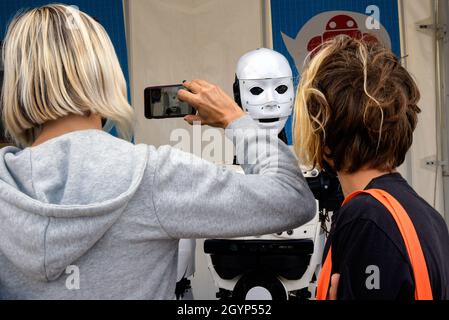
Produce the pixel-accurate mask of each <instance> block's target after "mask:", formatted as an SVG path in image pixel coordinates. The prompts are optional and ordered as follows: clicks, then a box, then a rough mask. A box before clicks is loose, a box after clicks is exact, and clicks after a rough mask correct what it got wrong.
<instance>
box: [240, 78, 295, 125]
mask: <svg viewBox="0 0 449 320" xmlns="http://www.w3.org/2000/svg"><path fill="white" fill-rule="evenodd" d="M239 82H240V83H239V84H240V98H241V101H242V107H243V109H244V110H245V111H246V112H248V114H249V115H250V116H251V118H253V119H254V120H255V121H257V122H258V124H259V126H260V127H261V128H264V129H276V130H277V131H278V133H279V132H281V131H282V129H283V128H284V126H285V123H286V122H287V119H288V117H289V116H290V115H291V113H292V110H293V102H294V97H295V93H294V89H293V79H292V78H291V77H285V78H274V79H258V80H239Z"/></svg>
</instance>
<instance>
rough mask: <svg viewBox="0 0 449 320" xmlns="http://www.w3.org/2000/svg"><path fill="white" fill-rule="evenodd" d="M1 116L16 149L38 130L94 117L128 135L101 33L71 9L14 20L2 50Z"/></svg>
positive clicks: (121, 83)
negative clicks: (63, 121)
mask: <svg viewBox="0 0 449 320" xmlns="http://www.w3.org/2000/svg"><path fill="white" fill-rule="evenodd" d="M2 58H3V61H4V82H3V89H2V99H1V100H2V102H1V104H2V117H3V121H4V125H5V129H6V133H7V135H8V136H9V137H11V138H12V139H13V140H14V142H16V143H17V144H19V145H22V146H28V145H30V144H32V143H33V141H34V139H35V138H36V134H37V133H38V132H39V130H40V128H41V126H42V125H43V124H44V123H46V122H48V121H52V120H57V119H59V118H62V117H65V116H68V115H81V116H89V115H91V114H96V115H99V116H101V117H102V118H105V119H108V120H110V121H112V122H113V123H114V124H115V125H116V126H117V130H118V132H119V134H120V136H121V137H122V138H124V139H130V138H131V137H132V134H133V132H132V131H133V122H134V112H133V109H132V108H131V106H130V105H129V103H128V100H127V88H126V81H125V77H124V75H123V72H122V70H121V68H120V64H119V62H118V59H117V55H116V53H115V50H114V47H113V45H112V43H111V40H110V39H109V36H108V35H107V33H106V31H105V29H104V28H103V27H102V26H101V25H100V24H99V23H97V22H96V21H95V20H94V19H92V18H91V17H90V16H88V15H87V14H85V13H83V12H81V11H79V10H78V9H76V8H75V7H71V6H65V5H61V4H52V5H47V6H43V7H40V8H36V9H32V10H29V11H27V12H25V13H22V14H19V15H18V16H16V17H15V18H14V19H13V21H12V22H11V23H10V25H9V27H8V31H7V34H6V38H5V42H4V45H3V57H2Z"/></svg>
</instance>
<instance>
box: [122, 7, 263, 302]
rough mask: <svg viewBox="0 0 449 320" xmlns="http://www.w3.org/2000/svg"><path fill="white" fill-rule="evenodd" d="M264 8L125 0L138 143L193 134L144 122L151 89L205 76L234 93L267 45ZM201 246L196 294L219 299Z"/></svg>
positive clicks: (176, 124)
mask: <svg viewBox="0 0 449 320" xmlns="http://www.w3.org/2000/svg"><path fill="white" fill-rule="evenodd" d="M263 7H264V6H263V2H262V1H261V0H245V1H241V0H130V1H125V11H126V12H125V14H126V18H127V19H126V20H127V34H128V47H129V53H130V54H129V57H130V58H129V60H130V61H129V62H130V78H131V94H132V104H133V106H134V108H135V109H136V112H137V130H136V142H137V143H147V144H153V145H156V146H160V145H164V144H170V141H169V136H170V133H171V131H172V130H173V129H175V128H186V129H188V130H190V127H189V126H188V125H187V124H185V123H184V121H183V120H182V119H171V120H163V121H161V120H147V119H145V117H144V89H145V88H146V87H148V86H156V85H168V84H176V83H180V82H181V81H182V80H187V79H194V78H203V79H207V80H208V81H210V82H213V83H215V84H217V85H220V86H221V87H222V88H223V89H224V90H225V91H226V92H227V93H228V94H232V84H233V82H234V70H235V67H236V65H237V61H238V59H239V58H240V56H241V55H243V54H244V53H246V52H248V51H250V50H253V49H255V48H258V47H261V46H263V43H264V36H265V33H264V32H263V30H264V28H263V27H262V25H263V24H264V21H263V20H262V17H263V16H265V15H264V14H263V13H262V12H263ZM202 248H203V242H202V241H198V243H197V263H196V269H197V272H196V275H195V277H194V280H193V288H194V289H193V291H194V295H195V298H197V299H214V298H215V292H216V289H215V287H214V284H213V282H212V278H211V276H210V273H209V270H208V269H207V264H206V257H205V255H204V253H203V250H202Z"/></svg>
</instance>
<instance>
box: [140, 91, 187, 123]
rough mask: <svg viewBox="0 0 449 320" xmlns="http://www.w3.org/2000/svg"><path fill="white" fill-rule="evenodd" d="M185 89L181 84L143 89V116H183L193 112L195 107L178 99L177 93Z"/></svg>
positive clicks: (151, 117) (161, 117)
mask: <svg viewBox="0 0 449 320" xmlns="http://www.w3.org/2000/svg"><path fill="white" fill-rule="evenodd" d="M180 89H185V88H184V87H183V86H182V85H181V84H179V85H169V86H158V87H149V88H146V89H145V118H147V119H164V118H183V117H185V116H187V115H189V114H195V112H196V111H195V109H194V108H193V107H191V106H190V105H188V104H187V103H186V102H182V101H179V99H178V97H177V94H178V91H179V90H180Z"/></svg>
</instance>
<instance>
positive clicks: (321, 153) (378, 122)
mask: <svg viewBox="0 0 449 320" xmlns="http://www.w3.org/2000/svg"><path fill="white" fill-rule="evenodd" d="M311 57H312V58H311V60H310V61H309V63H308V65H307V66H306V68H305V70H304V72H303V73H302V77H301V81H300V84H299V87H298V91H297V98H296V102H295V114H294V129H293V135H294V148H295V153H296V154H297V155H298V157H299V158H300V160H301V162H302V163H303V164H304V165H309V166H313V167H318V168H323V167H325V162H326V160H328V159H329V160H332V163H333V167H334V169H335V170H336V171H346V172H355V171H357V170H359V169H361V168H364V167H368V168H371V169H373V168H375V169H380V170H385V171H388V170H393V169H394V168H396V167H398V166H399V165H400V164H402V163H403V161H404V159H405V155H406V152H407V150H408V149H409V148H410V146H411V144H412V142H413V131H414V129H415V128H416V124H417V114H418V113H419V112H420V109H419V108H418V106H417V103H418V101H419V99H420V93H419V89H418V87H417V86H416V83H415V82H414V80H413V78H412V77H411V76H410V74H409V73H408V72H407V70H405V69H404V68H403V67H402V65H401V63H400V61H399V60H398V58H397V57H396V56H395V55H394V54H393V53H392V52H391V51H390V50H389V49H387V48H385V47H384V46H383V45H382V44H381V43H380V42H379V41H378V40H377V39H375V38H374V37H373V36H371V35H369V36H367V37H364V38H362V39H353V38H351V37H348V36H338V37H336V38H334V39H332V40H330V41H328V42H326V43H324V44H323V45H322V46H321V47H320V48H319V49H318V51H315V52H313V53H312V54H311Z"/></svg>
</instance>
